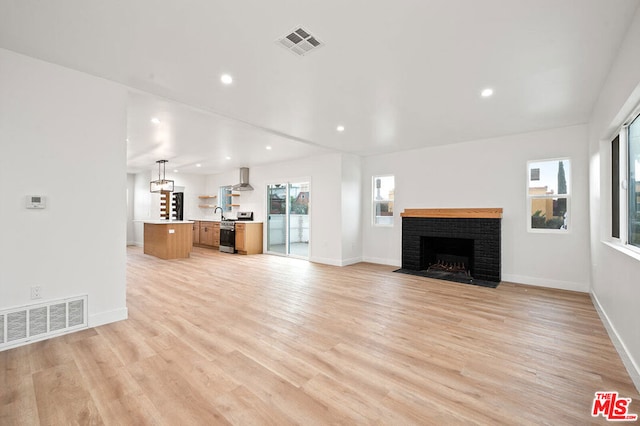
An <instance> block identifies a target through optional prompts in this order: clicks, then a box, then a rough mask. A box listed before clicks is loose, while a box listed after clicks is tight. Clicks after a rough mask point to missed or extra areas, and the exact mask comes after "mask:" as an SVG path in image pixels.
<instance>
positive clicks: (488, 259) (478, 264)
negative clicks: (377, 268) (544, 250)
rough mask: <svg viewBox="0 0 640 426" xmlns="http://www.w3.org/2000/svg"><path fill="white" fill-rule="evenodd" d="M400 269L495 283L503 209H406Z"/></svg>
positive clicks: (480, 283)
mask: <svg viewBox="0 0 640 426" xmlns="http://www.w3.org/2000/svg"><path fill="white" fill-rule="evenodd" d="M401 217H402V269H400V270H398V272H404V273H408V274H412V275H420V276H425V277H431V278H437V279H444V280H449V281H455V282H460V283H465V284H474V285H481V286H486V287H496V286H497V285H498V284H499V283H500V280H501V265H500V262H501V253H500V242H501V222H502V209H500V208H494V209H406V210H405V211H404V212H403V213H402V214H401Z"/></svg>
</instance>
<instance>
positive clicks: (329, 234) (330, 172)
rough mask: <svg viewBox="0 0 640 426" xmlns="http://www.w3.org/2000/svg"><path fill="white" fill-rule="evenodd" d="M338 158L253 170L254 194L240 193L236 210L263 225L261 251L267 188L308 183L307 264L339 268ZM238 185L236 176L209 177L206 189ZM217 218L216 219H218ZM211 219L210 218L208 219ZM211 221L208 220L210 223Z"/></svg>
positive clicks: (316, 158) (232, 173)
mask: <svg viewBox="0 0 640 426" xmlns="http://www.w3.org/2000/svg"><path fill="white" fill-rule="evenodd" d="M341 158H342V157H341V154H334V153H332V154H326V155H318V156H314V157H309V158H301V159H297V160H292V161H286V162H281V163H274V164H267V165H263V166H252V167H251V168H250V174H249V182H250V184H251V186H253V188H254V190H253V191H243V192H241V193H240V197H239V200H238V202H239V204H240V207H238V208H235V207H234V212H233V213H232V214H235V213H236V211H237V210H240V211H245V210H246V211H253V212H254V219H255V220H256V221H263V222H264V248H265V250H266V248H267V234H266V232H267V217H268V214H267V213H268V212H267V203H266V197H267V194H266V187H267V185H268V184H273V183H286V182H299V181H300V180H301V179H305V180H306V179H308V180H309V181H310V188H311V196H310V206H311V207H310V218H309V219H310V221H311V231H310V232H311V235H310V241H309V245H310V247H309V260H311V261H312V262H318V263H325V264H329V265H338V266H340V265H342V264H343V262H342V235H341V229H342V228H341V223H342V219H341V217H340V212H341V211H342V210H341V189H342V188H341V182H342V181H341V173H340V171H341V170H342V161H341ZM238 182H239V172H238V169H235V170H233V171H230V172H225V173H220V174H216V175H208V176H207V182H206V187H205V189H206V190H207V191H208V192H209V193H214V194H215V193H217V190H218V188H219V187H220V186H224V185H232V184H236V183H238ZM218 217H219V215H218ZM211 218H213V216H211ZM210 220H211V219H210Z"/></svg>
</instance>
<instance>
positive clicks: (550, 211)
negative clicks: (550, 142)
mask: <svg viewBox="0 0 640 426" xmlns="http://www.w3.org/2000/svg"><path fill="white" fill-rule="evenodd" d="M527 176H528V188H527V201H528V205H529V215H530V218H529V226H528V228H529V230H530V231H549V232H563V231H567V230H568V229H569V211H570V205H569V204H570V203H569V198H570V194H571V179H570V176H571V161H570V160H569V159H568V158H562V159H557V160H540V161H530V162H529V163H528V164H527Z"/></svg>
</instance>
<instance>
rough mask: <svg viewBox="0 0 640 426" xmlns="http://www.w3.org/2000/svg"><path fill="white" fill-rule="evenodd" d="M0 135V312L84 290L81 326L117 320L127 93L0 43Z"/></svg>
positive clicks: (122, 288)
mask: <svg viewBox="0 0 640 426" xmlns="http://www.w3.org/2000/svg"><path fill="white" fill-rule="evenodd" d="M0 140H1V141H2V156H0V181H2V182H3V183H4V184H5V187H4V188H3V193H2V208H0V222H2V223H3V224H4V229H3V233H2V238H0V252H1V256H0V295H1V297H0V309H4V308H11V307H18V306H24V305H28V304H33V303H38V302H45V301H47V300H53V299H60V298H65V297H72V296H78V295H83V294H87V295H88V323H89V326H97V325H100V324H104V323H108V322H112V321H117V320H120V319H125V318H126V317H127V308H126V269H125V267H126V242H127V241H126V232H127V224H126V220H127V208H126V190H127V172H126V91H125V90H124V89H123V88H122V87H121V86H118V85H116V84H112V83H109V82H107V81H105V80H102V79H99V78H95V77H91V76H89V75H87V74H83V73H80V72H76V71H72V70H70V69H67V68H63V67H60V66H57V65H53V64H50V63H47V62H43V61H40V60H36V59H33V58H30V57H27V56H23V55H19V54H16V53H13V52H10V51H8V50H4V49H0ZM28 195H42V196H44V197H46V208H45V209H41V210H32V209H27V208H26V206H25V201H26V197H27V196H28ZM36 285H37V286H40V287H41V289H42V298H41V299H38V300H32V299H31V292H30V288H31V286H36Z"/></svg>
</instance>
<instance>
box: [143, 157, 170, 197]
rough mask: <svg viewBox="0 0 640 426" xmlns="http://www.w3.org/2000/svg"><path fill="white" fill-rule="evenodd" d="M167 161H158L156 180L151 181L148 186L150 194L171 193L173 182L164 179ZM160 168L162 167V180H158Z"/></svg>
mask: <svg viewBox="0 0 640 426" xmlns="http://www.w3.org/2000/svg"><path fill="white" fill-rule="evenodd" d="M168 162H169V160H158V161H156V163H158V180H152V181H151V183H150V184H149V189H150V190H151V192H173V181H172V180H167V179H165V172H166V170H165V169H166V166H165V164H166V163H168ZM160 167H162V179H160Z"/></svg>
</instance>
